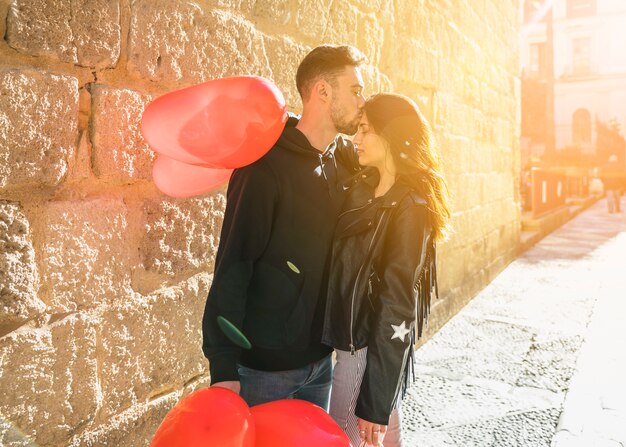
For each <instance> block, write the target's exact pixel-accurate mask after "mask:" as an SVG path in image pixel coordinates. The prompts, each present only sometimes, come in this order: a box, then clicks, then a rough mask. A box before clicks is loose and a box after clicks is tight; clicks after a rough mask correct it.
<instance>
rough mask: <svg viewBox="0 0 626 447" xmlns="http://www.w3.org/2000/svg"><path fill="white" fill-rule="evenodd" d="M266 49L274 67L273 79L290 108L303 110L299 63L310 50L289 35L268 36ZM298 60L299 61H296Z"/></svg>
mask: <svg viewBox="0 0 626 447" xmlns="http://www.w3.org/2000/svg"><path fill="white" fill-rule="evenodd" d="M265 49H266V51H267V57H268V59H269V61H270V68H271V69H272V81H274V83H275V84H276V86H277V87H278V88H279V89H280V91H281V92H283V95H284V96H285V101H286V102H287V106H288V109H289V110H301V109H302V101H301V99H300V94H299V93H298V89H297V88H296V70H297V69H298V63H299V61H301V60H302V59H303V58H304V56H306V55H307V53H308V52H309V51H310V48H307V47H304V46H302V45H299V44H298V43H296V42H294V41H293V40H292V39H290V38H289V37H279V38H273V37H266V38H265ZM296 61H298V62H296Z"/></svg>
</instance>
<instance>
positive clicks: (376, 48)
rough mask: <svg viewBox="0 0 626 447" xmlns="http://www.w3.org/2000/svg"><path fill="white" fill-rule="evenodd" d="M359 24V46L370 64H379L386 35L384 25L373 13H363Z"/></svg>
mask: <svg viewBox="0 0 626 447" xmlns="http://www.w3.org/2000/svg"><path fill="white" fill-rule="evenodd" d="M357 26H358V28H357V44H356V46H357V48H358V49H359V50H361V51H362V52H363V54H365V56H366V57H367V60H368V62H369V63H370V64H372V65H378V62H379V61H380V51H381V47H382V46H383V41H384V37H385V33H384V30H383V27H382V26H380V24H379V22H378V20H377V18H376V16H375V15H374V14H373V13H371V14H367V15H361V16H360V17H359V20H358V23H357Z"/></svg>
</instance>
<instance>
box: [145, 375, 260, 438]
mask: <svg viewBox="0 0 626 447" xmlns="http://www.w3.org/2000/svg"><path fill="white" fill-rule="evenodd" d="M254 431H255V429H254V422H253V421H252V417H251V415H250V409H249V408H248V405H247V404H246V403H245V401H244V400H243V399H242V398H241V397H239V395H238V394H237V393H233V392H232V391H230V390H227V389H225V388H218V387H211V388H204V389H202V390H199V391H196V392H195V393H192V394H190V395H189V396H187V397H185V398H184V399H183V400H181V401H180V402H179V403H178V404H177V405H176V406H175V407H174V408H172V409H171V410H170V412H169V413H167V415H166V416H165V419H163V422H161V425H159V428H158V429H157V431H156V433H155V435H154V437H153V438H152V442H151V443H150V447H208V446H220V447H254V445H255V444H254Z"/></svg>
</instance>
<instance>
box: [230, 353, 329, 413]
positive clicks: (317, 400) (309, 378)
mask: <svg viewBox="0 0 626 447" xmlns="http://www.w3.org/2000/svg"><path fill="white" fill-rule="evenodd" d="M239 378H240V380H241V392H240V394H241V397H243V399H244V400H245V401H246V403H247V404H248V405H249V406H251V407H252V406H254V405H260V404H264V403H267V402H271V401H274V400H281V399H303V400H308V401H309V402H312V403H314V404H315V405H318V406H320V407H322V408H323V409H324V410H326V411H328V402H329V399H330V387H331V384H332V379H333V362H332V354H328V355H327V356H326V357H324V358H323V359H322V360H319V361H317V362H315V363H311V364H309V365H306V366H304V367H302V368H298V369H291V370H288V371H259V370H256V369H252V368H248V367H245V366H242V365H239Z"/></svg>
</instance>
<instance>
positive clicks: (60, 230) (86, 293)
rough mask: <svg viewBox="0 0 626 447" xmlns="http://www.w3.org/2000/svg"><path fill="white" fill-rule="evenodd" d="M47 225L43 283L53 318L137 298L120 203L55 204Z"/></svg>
mask: <svg viewBox="0 0 626 447" xmlns="http://www.w3.org/2000/svg"><path fill="white" fill-rule="evenodd" d="M44 219H45V226H44V228H45V233H44V240H45V243H44V246H43V249H42V264H41V265H42V270H43V272H42V273H43V274H42V277H43V279H44V282H45V284H46V286H47V289H48V293H49V300H48V302H49V305H50V306H51V308H52V309H53V310H52V312H54V313H57V312H71V311H75V310H77V309H82V308H89V307H95V306H98V305H100V304H103V303H107V304H111V303H113V302H116V301H119V300H123V299H125V298H126V297H127V296H129V295H130V294H131V293H132V290H131V288H130V272H129V270H130V265H131V261H130V253H129V252H130V250H131V248H130V247H129V244H128V242H127V240H126V239H127V232H128V217H127V209H126V205H125V204H124V203H123V202H122V201H121V200H117V199H92V200H87V201H80V202H69V201H63V202H52V203H50V204H49V205H48V207H47V209H46V210H45V213H44Z"/></svg>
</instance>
